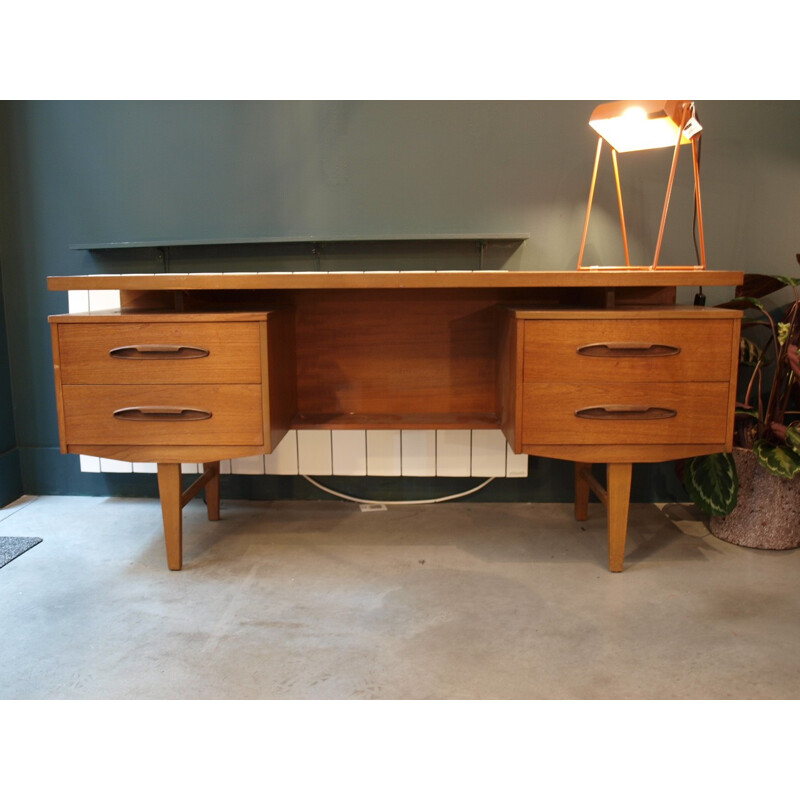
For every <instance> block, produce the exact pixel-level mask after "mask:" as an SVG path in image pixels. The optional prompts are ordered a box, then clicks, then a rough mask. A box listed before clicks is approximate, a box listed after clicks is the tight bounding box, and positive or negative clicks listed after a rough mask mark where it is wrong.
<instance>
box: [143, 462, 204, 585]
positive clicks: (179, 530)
mask: <svg viewBox="0 0 800 800" xmlns="http://www.w3.org/2000/svg"><path fill="white" fill-rule="evenodd" d="M204 487H205V490H206V504H207V506H208V518H209V519H210V520H212V521H213V520H218V519H219V461H212V462H209V463H207V464H203V474H202V475H201V476H200V477H199V478H198V479H197V480H196V481H195V482H194V483H193V484H192V485H191V486H190V487H189V488H188V489H187V490H186V491H185V492H184V491H182V486H181V465H180V464H159V465H158V494H159V497H160V498H161V516H162V517H163V520H164V544H165V545H166V548H167V566H168V567H169V568H170V569H172V570H179V569H181V568H182V567H183V515H182V513H181V512H182V510H183V507H184V506H185V505H186V504H187V503H188V502H189V501H190V500H191V499H192V498H193V497H194V496H195V495H196V494H197V493H198V492H199V491H200V490H201V489H202V488H204Z"/></svg>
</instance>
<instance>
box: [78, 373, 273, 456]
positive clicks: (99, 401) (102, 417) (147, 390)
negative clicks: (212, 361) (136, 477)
mask: <svg viewBox="0 0 800 800" xmlns="http://www.w3.org/2000/svg"><path fill="white" fill-rule="evenodd" d="M63 402H64V424H65V429H66V437H65V438H66V442H67V445H90V444H114V445H116V444H122V445H214V444H224V445H260V444H263V443H264V425H263V410H262V395H261V386H260V385H258V384H244V385H242V384H228V385H214V384H186V385H181V386H163V385H162V386H159V385H154V386H64V387H63Z"/></svg>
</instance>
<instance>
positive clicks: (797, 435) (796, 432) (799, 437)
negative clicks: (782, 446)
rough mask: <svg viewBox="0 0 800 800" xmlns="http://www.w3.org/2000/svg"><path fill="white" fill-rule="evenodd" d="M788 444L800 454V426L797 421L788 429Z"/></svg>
mask: <svg viewBox="0 0 800 800" xmlns="http://www.w3.org/2000/svg"><path fill="white" fill-rule="evenodd" d="M786 444H788V445H789V447H791V448H792V450H794V452H795V453H797V455H798V456H800V427H798V426H797V423H795V424H794V425H790V426H789V427H788V428H787V429H786Z"/></svg>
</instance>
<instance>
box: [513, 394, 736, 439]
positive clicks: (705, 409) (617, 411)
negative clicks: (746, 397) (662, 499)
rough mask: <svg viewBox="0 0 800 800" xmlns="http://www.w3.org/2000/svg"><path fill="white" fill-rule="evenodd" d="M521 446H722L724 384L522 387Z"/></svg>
mask: <svg viewBox="0 0 800 800" xmlns="http://www.w3.org/2000/svg"><path fill="white" fill-rule="evenodd" d="M522 395H523V397H522V402H523V412H522V443H523V445H536V444H688V443H692V444H714V443H720V444H722V443H724V442H725V439H726V432H727V417H726V414H725V413H721V409H726V408H727V406H728V384H726V383H661V384H659V383H630V384H624V383H598V384H584V383H549V384H543V383H538V384H525V385H524V386H523V389H522Z"/></svg>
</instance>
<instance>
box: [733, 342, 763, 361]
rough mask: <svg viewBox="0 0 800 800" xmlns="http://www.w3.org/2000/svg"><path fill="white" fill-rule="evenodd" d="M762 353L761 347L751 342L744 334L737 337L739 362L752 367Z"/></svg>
mask: <svg viewBox="0 0 800 800" xmlns="http://www.w3.org/2000/svg"><path fill="white" fill-rule="evenodd" d="M762 355H763V351H762V350H761V348H760V347H759V346H758V345H757V344H755V343H754V342H751V341H750V340H749V339H748V338H746V337H745V336H742V337H741V339H739V362H740V363H741V364H744V365H745V366H748V367H754V366H755V365H756V364H758V361H759V359H760V358H761V356H762Z"/></svg>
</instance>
